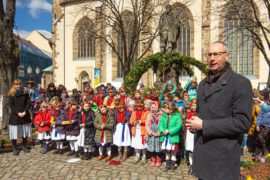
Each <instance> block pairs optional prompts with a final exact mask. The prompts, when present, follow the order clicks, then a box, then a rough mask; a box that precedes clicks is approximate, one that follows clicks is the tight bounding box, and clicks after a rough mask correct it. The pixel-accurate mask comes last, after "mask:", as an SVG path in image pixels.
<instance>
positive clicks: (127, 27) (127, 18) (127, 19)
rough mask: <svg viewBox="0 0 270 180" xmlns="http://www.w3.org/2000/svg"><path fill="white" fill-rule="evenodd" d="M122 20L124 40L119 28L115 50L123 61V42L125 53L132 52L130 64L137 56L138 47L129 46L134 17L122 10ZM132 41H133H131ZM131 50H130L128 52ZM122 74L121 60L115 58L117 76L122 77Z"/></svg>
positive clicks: (130, 44)
mask: <svg viewBox="0 0 270 180" xmlns="http://www.w3.org/2000/svg"><path fill="white" fill-rule="evenodd" d="M122 20H123V27H124V28H123V29H124V36H125V40H123V33H122V32H121V30H120V29H118V30H117V31H118V33H117V51H118V53H119V55H120V57H121V59H122V61H123V62H125V55H124V53H125V52H124V51H125V48H124V43H125V44H126V50H127V55H129V54H130V53H134V55H133V61H132V63H131V64H132V65H133V64H134V63H135V61H136V59H137V58H138V48H136V49H135V50H134V49H132V48H131V46H132V45H133V44H132V38H133V37H132V36H133V27H134V18H133V17H132V15H131V14H130V13H129V12H124V13H123V15H122ZM133 43H134V42H133ZM130 51H132V52H130ZM123 76H124V71H123V69H122V66H121V62H120V60H119V59H118V60H117V77H123Z"/></svg>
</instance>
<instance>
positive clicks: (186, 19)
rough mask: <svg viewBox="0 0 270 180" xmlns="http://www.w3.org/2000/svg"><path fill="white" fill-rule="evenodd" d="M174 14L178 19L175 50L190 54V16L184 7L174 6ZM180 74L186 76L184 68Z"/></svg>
mask: <svg viewBox="0 0 270 180" xmlns="http://www.w3.org/2000/svg"><path fill="white" fill-rule="evenodd" d="M174 12H175V15H176V17H177V19H178V21H179V36H178V39H177V44H176V50H177V52H179V53H181V54H184V55H186V56H190V54H191V48H190V47H191V41H192V40H191V24H192V18H191V15H190V13H189V12H187V10H186V8H185V7H176V8H175V9H174ZM181 76H188V74H187V72H186V71H185V70H183V71H182V73H181Z"/></svg>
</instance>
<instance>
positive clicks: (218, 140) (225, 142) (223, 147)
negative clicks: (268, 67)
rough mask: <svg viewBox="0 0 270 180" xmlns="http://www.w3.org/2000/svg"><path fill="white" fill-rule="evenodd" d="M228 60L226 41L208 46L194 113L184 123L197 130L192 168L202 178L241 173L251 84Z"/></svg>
mask: <svg viewBox="0 0 270 180" xmlns="http://www.w3.org/2000/svg"><path fill="white" fill-rule="evenodd" d="M228 59H229V55H228V48H227V46H226V44H225V43H223V42H215V43H213V44H212V45H211V46H210V47H209V49H208V66H209V68H210V72H209V74H208V76H207V77H206V78H205V79H204V80H202V82H201V83H200V84H199V88H198V97H197V99H198V101H197V103H198V105H197V116H193V117H192V118H191V119H190V120H187V123H186V125H187V127H188V128H189V129H190V130H191V131H192V132H194V133H196V138H195V146H194V153H193V158H194V162H193V167H192V168H193V172H194V173H195V175H196V176H197V177H199V179H201V180H239V176H240V145H241V140H240V139H241V137H242V135H243V134H244V133H247V132H248V129H249V127H250V123H251V110H252V86H251V83H250V81H249V80H248V79H246V78H245V77H243V76H241V75H239V74H237V73H235V72H234V71H233V70H232V69H231V67H230V64H229V63H228ZM239 140H240V141H239Z"/></svg>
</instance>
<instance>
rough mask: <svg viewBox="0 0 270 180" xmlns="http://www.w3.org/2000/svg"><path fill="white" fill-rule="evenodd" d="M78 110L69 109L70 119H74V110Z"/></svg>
mask: <svg viewBox="0 0 270 180" xmlns="http://www.w3.org/2000/svg"><path fill="white" fill-rule="evenodd" d="M75 111H76V109H69V111H68V119H69V120H72V115H73V114H74V112H75Z"/></svg>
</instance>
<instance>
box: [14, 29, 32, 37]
mask: <svg viewBox="0 0 270 180" xmlns="http://www.w3.org/2000/svg"><path fill="white" fill-rule="evenodd" d="M13 33H14V34H16V35H18V36H20V37H21V38H26V37H27V36H28V35H29V34H30V33H31V32H29V31H25V30H16V29H13Z"/></svg>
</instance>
